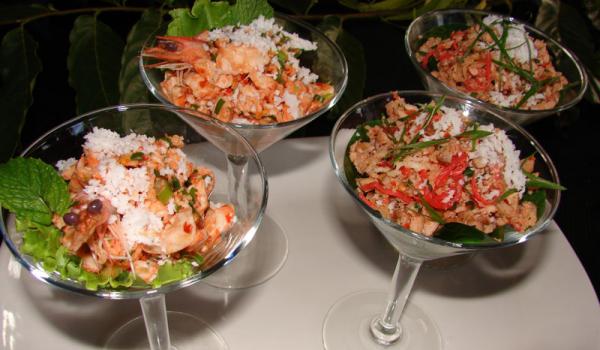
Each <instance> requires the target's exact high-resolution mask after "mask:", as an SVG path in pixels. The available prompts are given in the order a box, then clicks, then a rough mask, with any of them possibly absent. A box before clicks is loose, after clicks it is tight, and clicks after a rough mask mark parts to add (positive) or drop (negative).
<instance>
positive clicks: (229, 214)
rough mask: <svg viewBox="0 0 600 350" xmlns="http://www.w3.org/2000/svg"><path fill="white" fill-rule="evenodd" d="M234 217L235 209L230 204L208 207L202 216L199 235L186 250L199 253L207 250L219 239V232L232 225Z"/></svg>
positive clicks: (221, 232)
mask: <svg viewBox="0 0 600 350" xmlns="http://www.w3.org/2000/svg"><path fill="white" fill-rule="evenodd" d="M234 218H235V209H234V208H233V206H232V205H231V204H225V205H222V206H220V207H218V208H210V209H208V210H207V211H206V216H205V218H204V228H203V229H202V230H201V236H200V237H199V239H198V240H197V241H196V242H194V243H193V244H191V245H190V246H189V247H188V248H187V249H186V251H188V252H200V253H205V252H206V251H208V249H210V247H212V246H213V245H214V244H215V243H216V242H218V241H219V240H220V239H221V234H223V233H224V232H226V231H227V230H229V229H230V228H231V227H232V226H233V224H234V222H235V220H234Z"/></svg>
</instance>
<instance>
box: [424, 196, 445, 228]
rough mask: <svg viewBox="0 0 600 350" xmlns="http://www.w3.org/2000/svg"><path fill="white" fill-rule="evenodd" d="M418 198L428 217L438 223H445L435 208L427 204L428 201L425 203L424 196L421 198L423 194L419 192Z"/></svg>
mask: <svg viewBox="0 0 600 350" xmlns="http://www.w3.org/2000/svg"><path fill="white" fill-rule="evenodd" d="M419 198H420V199H421V204H423V207H425V209H426V210H427V212H428V213H429V217H430V218H431V219H432V220H433V221H435V222H437V223H440V224H445V223H446V221H445V220H444V218H443V217H442V214H440V213H438V212H437V211H436V210H435V209H433V208H432V207H431V205H429V203H427V201H426V200H425V198H423V195H422V194H420V193H419Z"/></svg>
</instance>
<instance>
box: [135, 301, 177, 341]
mask: <svg viewBox="0 0 600 350" xmlns="http://www.w3.org/2000/svg"><path fill="white" fill-rule="evenodd" d="M140 304H141V305H142V313H143V314H144V323H145V324H146V333H147V334H148V342H149V343H150V350H170V349H171V339H170V338H169V324H168V321H167V307H166V306H165V295H164V294H157V295H152V296H147V297H143V298H141V299H140Z"/></svg>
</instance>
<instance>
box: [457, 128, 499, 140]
mask: <svg viewBox="0 0 600 350" xmlns="http://www.w3.org/2000/svg"><path fill="white" fill-rule="evenodd" d="M492 134H493V132H491V131H485V130H469V131H465V132H463V133H460V134H458V135H456V137H461V138H467V139H470V140H478V139H482V138H484V137H487V136H490V135H492Z"/></svg>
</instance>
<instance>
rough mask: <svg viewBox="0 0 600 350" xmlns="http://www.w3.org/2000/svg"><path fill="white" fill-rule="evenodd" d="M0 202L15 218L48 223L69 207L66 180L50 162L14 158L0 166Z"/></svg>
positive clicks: (69, 199)
mask: <svg viewBox="0 0 600 350" xmlns="http://www.w3.org/2000/svg"><path fill="white" fill-rule="evenodd" d="M0 205H1V206H3V207H4V208H6V209H8V210H10V211H11V212H13V213H14V214H15V215H16V216H17V217H18V218H22V219H29V220H31V221H33V222H35V223H38V224H41V225H50V224H51V223H52V215H53V213H57V214H59V215H62V214H64V213H66V212H67V210H68V209H69V207H70V206H71V198H70V196H69V191H68V188H67V183H66V182H65V181H64V180H63V179H62V178H61V177H60V175H59V174H58V172H57V171H56V170H54V168H53V167H52V166H51V165H48V164H46V163H44V162H42V161H41V160H39V159H35V158H14V159H11V160H10V161H8V162H7V163H4V164H1V165H0Z"/></svg>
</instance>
